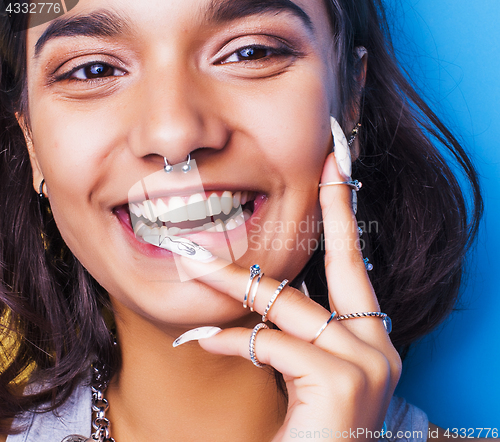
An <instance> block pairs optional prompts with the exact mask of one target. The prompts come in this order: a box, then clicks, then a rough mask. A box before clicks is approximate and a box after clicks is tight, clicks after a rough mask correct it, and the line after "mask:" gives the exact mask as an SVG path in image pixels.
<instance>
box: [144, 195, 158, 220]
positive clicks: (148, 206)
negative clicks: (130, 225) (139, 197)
mask: <svg viewBox="0 0 500 442" xmlns="http://www.w3.org/2000/svg"><path fill="white" fill-rule="evenodd" d="M155 212H156V211H155V205H154V204H153V202H152V201H150V200H147V201H144V214H145V215H146V218H147V219H149V221H151V222H152V223H154V222H155V221H156V213H155Z"/></svg>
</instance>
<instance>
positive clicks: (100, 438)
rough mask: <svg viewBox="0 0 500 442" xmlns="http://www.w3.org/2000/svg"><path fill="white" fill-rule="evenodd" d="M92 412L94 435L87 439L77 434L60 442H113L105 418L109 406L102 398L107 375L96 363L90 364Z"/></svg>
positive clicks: (108, 423) (106, 384)
mask: <svg viewBox="0 0 500 442" xmlns="http://www.w3.org/2000/svg"><path fill="white" fill-rule="evenodd" d="M92 372H93V379H92V386H91V388H92V411H95V413H96V418H95V419H94V421H93V422H92V426H93V427H94V430H95V431H94V433H92V435H91V436H90V437H89V438H87V437H85V436H81V435H79V434H70V435H69V436H66V437H65V438H64V439H63V440H62V441H61V442H115V440H114V439H113V438H112V437H110V434H109V426H110V422H109V419H107V418H106V411H108V408H109V404H108V401H107V400H106V399H105V398H104V392H105V391H106V388H107V387H108V382H109V373H108V372H107V371H106V369H105V368H104V367H102V366H101V367H99V364H98V363H94V364H92Z"/></svg>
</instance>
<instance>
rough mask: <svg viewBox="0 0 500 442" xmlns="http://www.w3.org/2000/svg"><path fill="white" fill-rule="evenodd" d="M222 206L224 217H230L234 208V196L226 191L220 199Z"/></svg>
mask: <svg viewBox="0 0 500 442" xmlns="http://www.w3.org/2000/svg"><path fill="white" fill-rule="evenodd" d="M220 205H221V207H222V211H223V212H224V215H229V213H230V212H231V209H232V208H233V194H232V193H231V192H229V191H228V190H226V191H225V192H224V193H223V194H222V196H221V197H220Z"/></svg>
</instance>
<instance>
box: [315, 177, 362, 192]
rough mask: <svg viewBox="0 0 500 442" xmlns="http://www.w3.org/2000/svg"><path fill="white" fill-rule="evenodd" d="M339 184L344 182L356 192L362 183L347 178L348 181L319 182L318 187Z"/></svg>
mask: <svg viewBox="0 0 500 442" xmlns="http://www.w3.org/2000/svg"><path fill="white" fill-rule="evenodd" d="M339 184H345V185H346V186H349V187H351V188H352V189H354V190H355V191H356V192H357V191H359V189H361V187H362V186H363V183H360V182H359V181H358V180H349V181H330V182H328V183H320V185H319V187H327V186H337V185H339Z"/></svg>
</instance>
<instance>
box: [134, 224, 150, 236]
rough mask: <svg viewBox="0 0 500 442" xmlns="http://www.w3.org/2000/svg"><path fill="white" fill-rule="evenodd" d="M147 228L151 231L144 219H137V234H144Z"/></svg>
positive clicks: (135, 229) (135, 227) (135, 230)
mask: <svg viewBox="0 0 500 442" xmlns="http://www.w3.org/2000/svg"><path fill="white" fill-rule="evenodd" d="M146 230H147V231H148V232H149V227H148V226H147V225H146V224H144V223H143V222H142V221H137V222H136V223H135V226H134V233H135V234H136V236H143V235H144V233H145V232H146Z"/></svg>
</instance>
